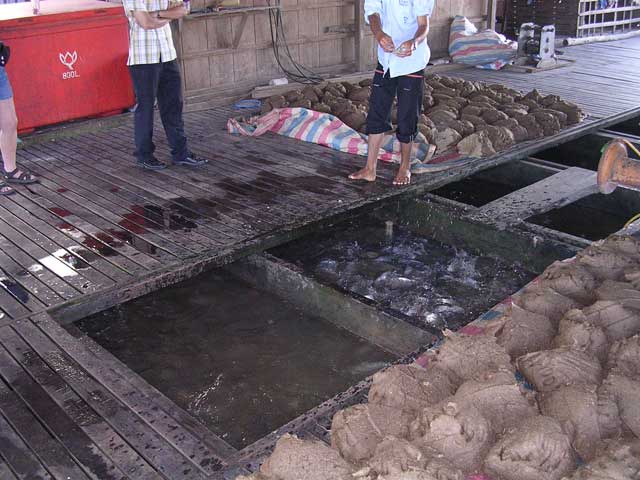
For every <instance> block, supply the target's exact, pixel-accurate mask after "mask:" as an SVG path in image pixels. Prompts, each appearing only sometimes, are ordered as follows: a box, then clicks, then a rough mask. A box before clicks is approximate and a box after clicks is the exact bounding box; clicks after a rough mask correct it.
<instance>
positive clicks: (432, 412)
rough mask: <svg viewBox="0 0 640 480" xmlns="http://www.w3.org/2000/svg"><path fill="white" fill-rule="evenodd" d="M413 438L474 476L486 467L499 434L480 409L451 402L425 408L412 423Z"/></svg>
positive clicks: (426, 449) (421, 447)
mask: <svg viewBox="0 0 640 480" xmlns="http://www.w3.org/2000/svg"><path fill="white" fill-rule="evenodd" d="M411 439H412V441H413V443H414V444H415V445H417V446H418V447H419V448H420V449H421V450H425V451H432V452H435V453H436V454H437V455H438V456H441V457H443V458H445V459H447V460H449V461H451V462H452V463H454V464H455V465H456V466H457V467H458V468H460V469H461V470H462V471H463V472H466V473H470V472H473V471H475V470H476V469H478V468H479V467H480V465H481V464H482V460H483V459H484V457H485V455H486V454H487V452H488V451H489V448H490V447H491V445H492V444H493V442H494V441H495V433H494V431H493V428H492V426H491V424H490V423H489V420H487V419H486V418H485V417H484V416H483V415H482V414H481V413H480V412H479V411H478V410H477V409H475V408H474V407H473V406H466V405H464V406H463V405H460V404H459V403H457V402H456V401H455V399H451V401H444V402H442V404H441V405H438V406H435V407H430V408H427V409H425V410H424V412H423V413H422V415H420V416H419V417H418V419H416V420H415V421H414V422H413V423H412V424H411Z"/></svg>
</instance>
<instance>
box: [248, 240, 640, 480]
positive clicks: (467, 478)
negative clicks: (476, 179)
mask: <svg viewBox="0 0 640 480" xmlns="http://www.w3.org/2000/svg"><path fill="white" fill-rule="evenodd" d="M499 310H501V311H502V315H498V316H494V318H492V319H490V320H478V321H476V322H474V324H472V325H469V326H467V327H465V328H463V329H462V330H461V331H460V332H458V333H451V332H446V335H445V339H444V341H443V342H441V343H440V344H439V345H438V346H436V347H434V348H433V349H432V350H430V351H429V352H427V353H426V354H425V355H424V356H423V357H421V358H420V359H418V361H417V362H416V363H414V364H411V365H397V366H393V367H390V368H388V369H386V370H383V371H381V372H379V373H377V374H376V375H375V376H374V377H373V382H372V385H371V388H370V391H369V394H368V403H366V404H361V405H355V406H352V407H349V408H346V409H344V410H341V411H340V412H338V413H337V414H336V415H335V416H334V418H333V423H332V427H331V446H329V445H326V444H324V443H322V442H320V441H312V440H301V439H298V438H297V437H295V436H291V435H285V436H284V437H282V438H281V439H280V440H279V441H278V443H277V444H276V447H275V450H274V452H273V453H272V455H271V456H270V457H269V458H268V459H267V460H266V461H265V462H264V463H263V465H262V467H261V468H260V471H259V472H256V473H255V474H253V475H252V476H250V477H248V478H249V479H251V480H303V479H304V480H316V479H317V480H334V479H335V480H347V479H352V480H353V479H362V480H481V479H484V480H561V479H568V480H633V479H640V241H638V240H635V239H634V238H632V237H629V236H622V235H615V236H611V237H609V238H608V239H606V240H604V241H601V242H598V243H594V244H592V245H591V246H590V247H588V248H587V249H585V250H583V251H582V252H580V253H579V254H578V255H577V256H576V257H575V258H573V259H571V260H568V261H563V262H556V263H554V264H552V265H551V266H549V267H548V268H547V269H546V271H545V272H544V273H543V274H542V275H541V276H540V277H539V278H538V279H537V280H536V281H534V282H532V283H531V284H529V285H528V286H527V287H526V288H525V289H524V290H523V291H522V292H520V293H519V294H517V295H516V296H514V297H513V298H512V299H511V302H510V303H507V304H505V305H503V306H502V307H500V308H499V309H497V310H494V311H493V312H492V313H494V312H496V311H499ZM483 318H489V315H485V316H484V317H483ZM241 478H242V477H241ZM245 480H247V479H246V477H245Z"/></svg>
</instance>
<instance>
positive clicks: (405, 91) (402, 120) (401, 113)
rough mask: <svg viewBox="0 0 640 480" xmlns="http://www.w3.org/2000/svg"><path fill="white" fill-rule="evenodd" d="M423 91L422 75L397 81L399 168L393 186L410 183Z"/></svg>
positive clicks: (417, 74)
mask: <svg viewBox="0 0 640 480" xmlns="http://www.w3.org/2000/svg"><path fill="white" fill-rule="evenodd" d="M423 91H424V83H423V73H422V72H416V73H413V74H411V75H404V76H402V77H400V78H399V79H398V130H397V137H398V140H399V141H400V157H401V160H400V168H399V169H398V174H397V175H396V178H395V179H394V181H393V184H394V185H408V184H409V183H411V153H412V151H413V140H414V139H415V137H416V134H417V132H418V117H419V115H420V108H421V106H422V93H423Z"/></svg>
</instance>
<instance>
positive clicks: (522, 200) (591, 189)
mask: <svg viewBox="0 0 640 480" xmlns="http://www.w3.org/2000/svg"><path fill="white" fill-rule="evenodd" d="M597 191H598V186H597V184H596V172H593V171H591V170H585V169H583V168H578V167H571V168H568V169H566V170H563V171H561V172H559V173H556V174H555V175H552V176H550V177H547V178H545V179H544V180H541V181H539V182H537V183H534V184H533V185H529V186H528V187H525V188H522V189H520V190H517V191H515V192H513V193H511V194H509V195H506V196H504V197H502V198H500V199H498V200H496V201H494V202H491V203H488V204H487V205H485V206H484V207H482V208H480V209H479V210H478V211H477V212H476V213H474V214H473V215H471V218H474V219H477V220H481V221H482V220H484V221H487V222H489V223H492V224H494V225H498V226H501V227H507V226H510V225H514V224H516V223H520V222H522V221H523V220H524V219H526V218H528V217H531V216H533V215H537V214H539V213H544V212H548V211H549V210H553V209H555V208H560V207H563V206H565V205H568V204H570V203H573V202H575V201H576V200H579V199H581V198H583V197H586V196H588V195H591V194H593V193H597Z"/></svg>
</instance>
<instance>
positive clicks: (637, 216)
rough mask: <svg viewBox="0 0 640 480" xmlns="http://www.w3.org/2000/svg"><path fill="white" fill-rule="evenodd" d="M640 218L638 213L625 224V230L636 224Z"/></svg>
mask: <svg viewBox="0 0 640 480" xmlns="http://www.w3.org/2000/svg"><path fill="white" fill-rule="evenodd" d="M639 218H640V213H637V214H636V215H634V216H633V217H631V218H630V219H629V221H628V222H627V223H625V224H624V228H627V227H628V226H629V225H631V224H632V223H633V222H635V221H636V220H638V219H639Z"/></svg>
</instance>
